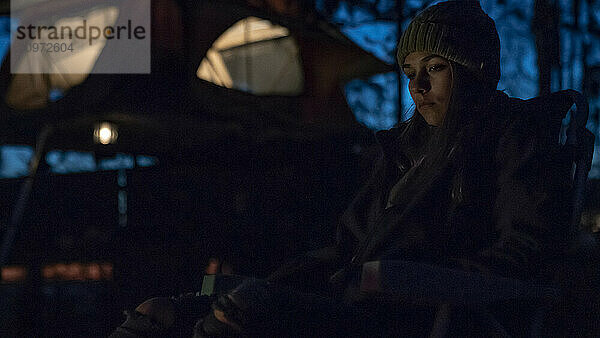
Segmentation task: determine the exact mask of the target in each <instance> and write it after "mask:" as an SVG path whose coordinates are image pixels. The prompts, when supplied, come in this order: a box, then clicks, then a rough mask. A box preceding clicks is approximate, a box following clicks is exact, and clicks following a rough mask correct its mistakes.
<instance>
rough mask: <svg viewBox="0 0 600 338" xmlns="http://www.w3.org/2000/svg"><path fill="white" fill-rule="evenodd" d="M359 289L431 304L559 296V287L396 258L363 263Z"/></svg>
mask: <svg viewBox="0 0 600 338" xmlns="http://www.w3.org/2000/svg"><path fill="white" fill-rule="evenodd" d="M360 291H361V292H365V293H380V294H384V295H389V296H392V297H400V298H402V299H405V300H407V301H412V302H417V303H420V304H433V305H438V304H447V303H450V304H478V305H484V304H490V303H494V302H498V301H507V300H517V299H550V300H552V299H558V298H559V297H560V290H559V289H558V288H556V287H553V286H549V285H541V284H533V283H529V282H525V281H521V280H516V279H510V278H505V277H500V276H497V275H484V274H481V273H477V272H467V271H462V270H455V269H450V268H445V267H440V266H434V265H429V264H424V263H417V262H408V261H399V260H383V261H372V262H366V263H364V264H363V266H362V273H361V280H360Z"/></svg>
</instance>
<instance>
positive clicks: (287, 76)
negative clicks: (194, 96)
mask: <svg viewBox="0 0 600 338" xmlns="http://www.w3.org/2000/svg"><path fill="white" fill-rule="evenodd" d="M197 75H198V77H199V78H201V79H204V80H207V81H210V82H212V83H215V84H217V85H220V86H223V87H227V88H235V89H239V90H243V91H246V92H250V93H252V94H257V95H299V94H301V93H302V91H303V89H304V74H303V71H302V65H301V62H300V56H299V48H298V44H297V43H296V41H295V39H294V38H293V37H291V36H290V33H289V31H288V29H287V28H285V27H282V26H279V25H275V24H273V23H271V22H270V21H268V20H264V19H259V18H256V17H248V18H246V19H242V20H240V21H238V22H237V23H236V24H234V25H233V26H231V28H229V29H228V30H227V31H225V33H223V35H221V36H220V37H219V38H218V39H217V40H216V41H215V42H214V44H213V46H212V47H211V48H210V49H209V50H208V52H207V55H206V57H205V58H204V59H203V60H202V62H201V63H200V67H199V68H198V72H197Z"/></svg>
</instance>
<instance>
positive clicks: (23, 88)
mask: <svg viewBox="0 0 600 338" xmlns="http://www.w3.org/2000/svg"><path fill="white" fill-rule="evenodd" d="M118 13H119V9H118V8H117V7H114V6H109V7H104V8H95V9H92V10H89V11H87V13H83V14H82V15H81V16H73V17H62V18H60V19H58V20H56V21H55V22H54V24H53V26H56V27H71V28H72V29H75V28H76V27H77V26H78V25H81V17H84V18H85V19H86V20H87V22H88V24H89V25H94V26H97V27H105V26H113V25H114V24H115V22H116V20H117V16H118ZM44 19H47V18H45V17H40V22H44V23H46V25H47V22H46V21H44ZM42 42H51V40H42ZM52 42H54V41H52ZM105 44H106V40H105V39H98V40H95V41H94V43H92V44H91V45H88V44H86V43H81V44H78V45H76V46H73V49H74V50H76V51H77V52H76V53H36V52H33V51H29V52H27V51H25V52H24V54H23V56H22V57H21V58H20V59H19V63H18V66H17V67H28V68H29V69H33V67H36V66H37V67H38V68H39V69H49V70H50V71H49V72H45V71H44V72H40V74H15V75H14V77H13V80H12V82H11V84H10V86H9V88H8V91H7V93H6V102H7V103H8V104H9V105H10V106H12V107H13V108H16V109H39V108H44V107H46V106H47V105H48V102H49V101H56V100H57V99H60V98H61V97H62V96H63V95H64V93H66V92H67V91H68V90H69V89H70V88H72V87H74V86H76V85H78V84H81V83H82V82H83V81H84V80H85V79H86V78H87V77H88V74H89V73H90V72H91V70H92V68H93V67H94V65H95V64H96V61H97V60H98V57H99V55H100V52H101V51H102V49H103V48H104V45H105ZM67 68H68V69H69V71H68V72H67V71H66V69H67Z"/></svg>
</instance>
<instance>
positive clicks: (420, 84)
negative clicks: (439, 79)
mask: <svg viewBox="0 0 600 338" xmlns="http://www.w3.org/2000/svg"><path fill="white" fill-rule="evenodd" d="M430 89H431V82H429V74H427V72H418V73H417V74H416V75H415V78H414V81H413V90H414V91H415V92H417V93H421V94H422V93H425V92H428V91H429V90H430Z"/></svg>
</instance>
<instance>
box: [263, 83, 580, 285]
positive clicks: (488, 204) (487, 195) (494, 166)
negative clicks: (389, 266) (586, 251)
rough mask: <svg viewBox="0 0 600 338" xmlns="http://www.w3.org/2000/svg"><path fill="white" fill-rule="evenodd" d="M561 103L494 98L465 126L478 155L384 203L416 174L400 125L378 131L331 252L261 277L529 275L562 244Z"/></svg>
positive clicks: (565, 171) (565, 170)
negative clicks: (384, 270)
mask: <svg viewBox="0 0 600 338" xmlns="http://www.w3.org/2000/svg"><path fill="white" fill-rule="evenodd" d="M571 104H572V101H571V100H570V99H569V98H568V96H567V95H566V94H554V95H552V96H548V97H540V98H535V99H531V100H526V101H524V100H520V99H513V98H509V97H508V96H506V95H505V94H504V93H501V92H497V93H496V95H494V97H493V99H492V100H491V101H490V103H489V105H488V106H487V108H486V113H485V115H482V116H481V119H480V121H483V123H480V124H478V125H476V127H473V126H465V128H466V129H468V128H473V129H472V130H471V133H467V135H470V136H467V137H470V139H469V140H468V141H467V142H473V143H472V144H475V146H474V147H472V148H471V149H473V150H472V151H473V152H476V153H477V154H478V155H477V156H466V157H465V156H463V157H462V158H463V159H466V160H467V161H466V163H465V164H464V165H462V166H460V165H457V164H456V162H455V161H452V160H450V161H448V162H447V163H445V164H444V165H442V166H440V167H439V168H436V170H434V171H433V172H432V173H431V174H430V176H428V177H427V180H426V183H425V184H422V185H420V186H418V187H416V188H415V187H414V186H413V187H410V185H408V184H407V185H406V188H407V189H406V190H405V191H403V190H402V189H400V191H398V192H395V195H396V196H394V198H393V200H394V201H393V202H394V203H391V204H390V203H389V200H390V196H389V194H390V191H391V189H392V187H393V186H395V185H399V186H400V187H401V188H402V184H399V183H398V182H400V183H401V181H402V179H403V178H404V179H406V180H410V175H411V174H412V172H411V169H417V168H414V166H415V165H419V163H418V162H417V163H414V161H412V164H411V161H409V160H407V158H410V157H411V156H412V157H414V152H418V151H419V150H418V149H413V148H411V143H412V142H411V140H409V139H407V137H406V134H407V133H406V132H405V131H406V128H407V126H408V123H403V124H400V125H399V126H398V127H397V128H393V129H391V130H388V131H381V132H379V133H378V134H377V139H378V141H379V143H380V145H381V149H382V155H381V156H380V158H379V160H378V161H377V163H376V165H375V168H374V170H373V174H372V176H371V177H370V179H369V180H368V182H366V184H365V185H364V186H363V187H362V188H361V189H360V191H359V193H358V194H357V196H356V197H355V198H354V200H353V201H352V203H351V204H350V206H349V208H348V209H347V210H346V212H345V213H344V214H343V216H342V218H341V225H340V227H339V231H338V238H337V241H336V245H335V247H333V248H329V249H324V250H321V251H316V252H313V253H311V254H310V255H309V257H310V258H309V259H305V260H303V261H302V262H301V263H299V262H296V263H295V264H296V265H292V266H287V267H285V268H283V269H282V270H279V271H278V272H276V273H275V274H273V275H272V276H271V279H273V280H284V281H285V280H288V281H291V280H303V281H304V282H308V283H310V279H311V278H312V279H315V278H316V274H315V271H326V272H325V273H324V275H328V274H330V273H331V272H333V271H336V270H338V269H341V268H346V269H347V268H348V267H351V266H358V265H360V264H362V263H364V262H367V261H372V260H381V259H399V260H408V261H419V262H428V263H432V264H438V265H442V266H451V267H456V268H460V269H469V270H472V269H476V270H479V271H484V272H493V273H496V274H500V275H504V276H510V277H517V278H532V277H536V276H537V274H538V273H539V270H540V268H542V267H543V266H544V265H545V264H546V263H547V262H548V261H550V260H552V259H554V258H556V257H557V256H558V255H560V254H561V253H562V250H563V249H564V247H565V244H566V243H565V238H566V233H567V230H568V223H569V215H570V209H571V208H570V205H569V203H570V199H569V196H570V189H571V180H570V169H571V166H570V162H569V160H568V152H566V151H565V150H564V149H563V146H561V145H560V144H559V134H560V127H561V123H562V119H563V117H564V116H565V114H566V112H567V111H568V109H569V107H570V106H571ZM411 152H413V153H411ZM467 155H470V154H467ZM461 175H462V177H461ZM299 274H301V275H304V276H305V277H306V276H308V279H309V281H307V278H301V277H299Z"/></svg>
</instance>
